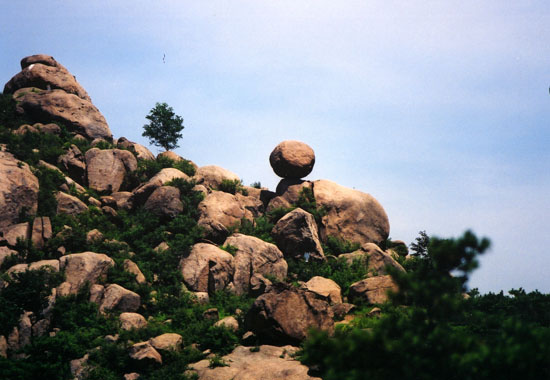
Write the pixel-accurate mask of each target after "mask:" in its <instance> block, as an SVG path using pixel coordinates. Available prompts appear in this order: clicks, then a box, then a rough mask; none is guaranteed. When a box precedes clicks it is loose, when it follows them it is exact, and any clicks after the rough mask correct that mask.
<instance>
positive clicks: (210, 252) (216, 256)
mask: <svg viewBox="0 0 550 380" xmlns="http://www.w3.org/2000/svg"><path fill="white" fill-rule="evenodd" d="M179 267H180V270H181V274H182V277H183V281H184V282H185V284H186V285H187V287H188V288H189V289H190V290H192V291H194V292H209V291H210V292H215V291H218V290H223V289H224V288H225V287H226V286H227V285H228V284H229V283H230V282H231V279H232V278H233V256H231V255H230V254H229V253H228V252H226V251H224V250H223V249H220V248H218V247H216V246H215V245H213V244H207V243H197V244H195V245H194V246H193V248H192V249H191V252H190V253H189V255H188V256H186V257H184V258H182V259H181V261H180V265H179Z"/></svg>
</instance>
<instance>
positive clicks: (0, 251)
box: [0, 247, 18, 266]
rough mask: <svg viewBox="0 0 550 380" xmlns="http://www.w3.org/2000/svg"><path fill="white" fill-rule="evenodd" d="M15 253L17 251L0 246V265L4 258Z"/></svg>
mask: <svg viewBox="0 0 550 380" xmlns="http://www.w3.org/2000/svg"><path fill="white" fill-rule="evenodd" d="M17 253H18V252H17V251H14V250H13V249H9V248H8V247H0V266H2V264H3V263H4V260H6V259H7V258H8V257H10V256H11V255H17Z"/></svg>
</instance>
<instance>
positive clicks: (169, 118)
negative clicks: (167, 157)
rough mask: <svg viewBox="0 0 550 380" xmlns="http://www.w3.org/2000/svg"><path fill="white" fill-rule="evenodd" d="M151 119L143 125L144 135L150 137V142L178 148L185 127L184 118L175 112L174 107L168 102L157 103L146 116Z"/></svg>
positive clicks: (169, 147)
mask: <svg viewBox="0 0 550 380" xmlns="http://www.w3.org/2000/svg"><path fill="white" fill-rule="evenodd" d="M145 118H146V119H148V120H149V121H150V123H149V124H145V125H144V126H143V130H144V131H143V133H142V136H144V137H147V138H149V143H150V144H153V145H155V146H159V147H162V148H164V149H165V150H171V149H174V148H177V147H178V146H179V145H178V140H179V139H180V138H181V137H182V135H181V133H180V132H181V131H182V129H183V128H184V126H183V118H182V117H181V116H179V115H176V114H175V113H174V109H173V108H172V107H170V106H169V105H168V104H166V103H156V104H155V107H154V108H152V109H151V111H149V115H147V116H145Z"/></svg>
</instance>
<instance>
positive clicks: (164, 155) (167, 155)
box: [157, 150, 183, 162]
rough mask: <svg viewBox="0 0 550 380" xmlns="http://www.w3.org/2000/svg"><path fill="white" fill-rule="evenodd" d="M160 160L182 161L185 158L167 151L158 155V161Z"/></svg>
mask: <svg viewBox="0 0 550 380" xmlns="http://www.w3.org/2000/svg"><path fill="white" fill-rule="evenodd" d="M159 158H168V159H169V160H172V161H176V162H178V161H182V160H183V157H181V156H180V155H179V154H177V153H174V152H172V151H171V150H167V151H166V152H161V153H159V154H158V155H157V159H159Z"/></svg>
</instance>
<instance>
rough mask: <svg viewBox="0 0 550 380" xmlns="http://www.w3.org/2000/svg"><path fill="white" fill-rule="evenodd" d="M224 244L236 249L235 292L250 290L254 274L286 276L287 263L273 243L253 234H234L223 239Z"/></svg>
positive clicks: (275, 276) (276, 276)
mask: <svg viewBox="0 0 550 380" xmlns="http://www.w3.org/2000/svg"><path fill="white" fill-rule="evenodd" d="M224 246H231V247H234V248H235V249H236V252H235V256H234V259H233V266H234V268H235V271H234V274H233V284H234V289H235V292H236V293H237V294H246V293H249V292H250V290H251V287H252V286H253V285H252V283H251V279H252V277H253V276H254V275H262V276H273V277H274V278H276V279H278V280H279V281H282V280H283V279H284V278H285V277H286V274H287V269H288V265H287V263H286V261H285V260H284V258H283V254H282V253H281V251H279V249H278V248H277V247H276V246H275V245H274V244H270V243H266V242H265V241H263V240H261V239H258V238H257V237H254V236H247V235H243V234H234V235H231V236H230V237H228V238H227V239H226V240H225V243H224Z"/></svg>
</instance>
